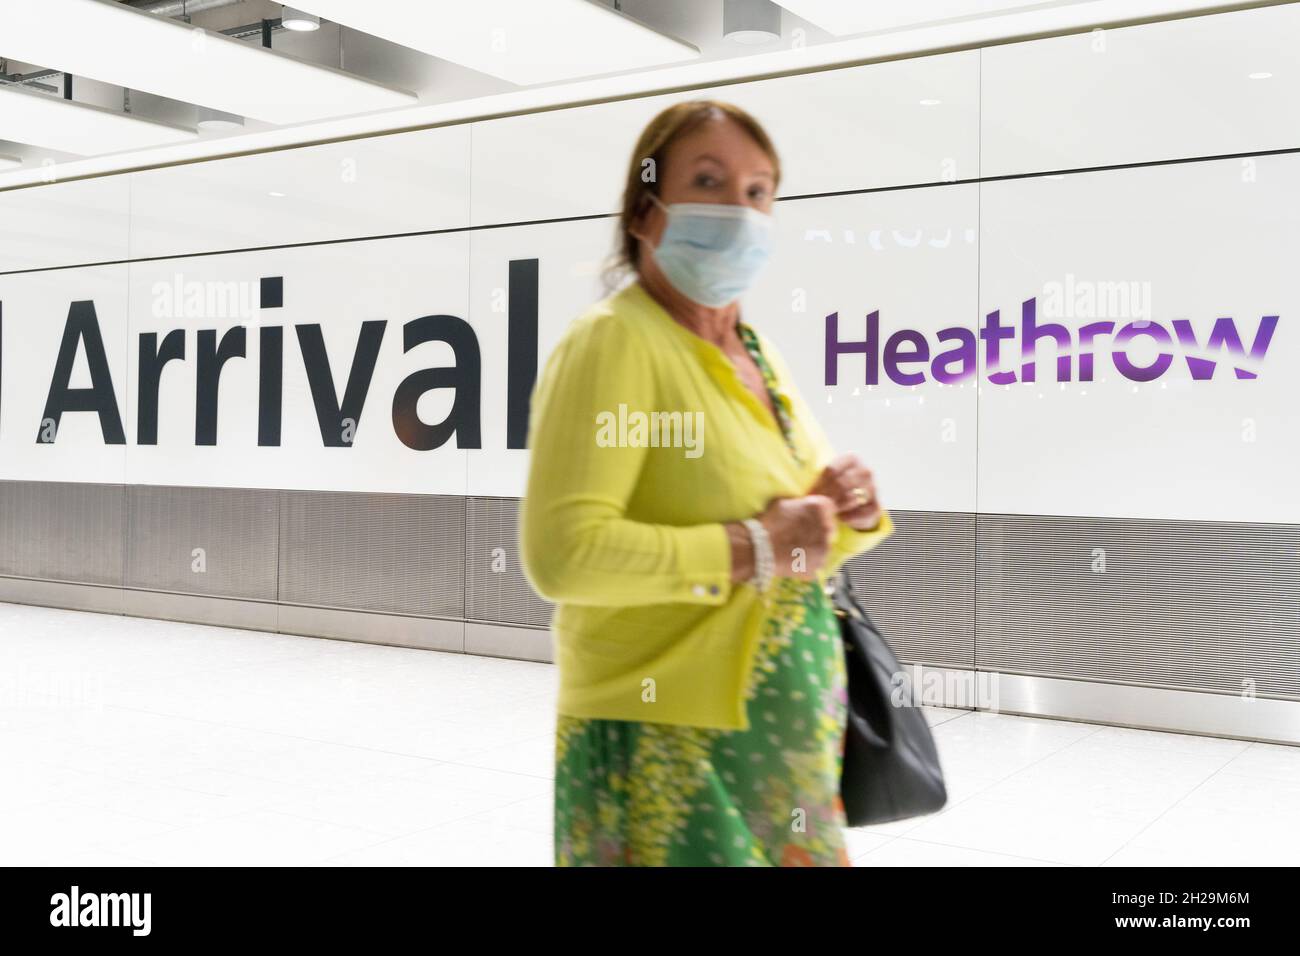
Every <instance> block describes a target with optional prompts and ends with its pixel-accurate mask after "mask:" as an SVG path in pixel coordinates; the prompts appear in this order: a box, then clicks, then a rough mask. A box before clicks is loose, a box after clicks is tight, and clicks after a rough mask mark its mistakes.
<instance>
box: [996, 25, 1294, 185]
mask: <svg viewBox="0 0 1300 956" xmlns="http://www.w3.org/2000/svg"><path fill="white" fill-rule="evenodd" d="M1298 38H1300V6H1297V5H1294V4H1284V5H1281V6H1275V7H1266V8H1263V9H1259V10H1246V11H1240V12H1236V13H1224V14H1218V15H1215V16H1206V17H1192V18H1189V19H1186V20H1174V21H1170V22H1166V23H1151V24H1144V25H1142V26H1135V27H1125V28H1122V29H1117V30H1107V31H1104V32H1099V33H1092V34H1089V33H1083V34H1076V35H1074V36H1063V37H1052V38H1048V39H1043V40H1033V41H1030V42H1026V43H1014V44H1008V45H1005V46H995V47H990V48H988V49H986V50H984V51H983V52H982V56H983V75H982V78H981V81H980V84H981V89H982V91H983V93H982V98H981V107H982V108H981V113H982V140H981V143H982V150H983V160H982V173H983V175H985V176H1000V175H1006V174H1008V173H1020V172H1032V171H1037V170H1053V169H1080V168H1084V167H1091V166H1103V165H1115V164H1120V163H1136V162H1147V161H1151V160H1160V159H1180V158H1184V157H1190V156H1211V155H1225V154H1229V153H1237V152H1245V151H1249V150H1269V149H1290V148H1294V147H1297V146H1300V109H1297V103H1300V70H1297V69H1296V43H1297V39H1298ZM1252 73H1271V74H1272V76H1271V77H1270V78H1268V79H1256V80H1252V79H1250V74H1252Z"/></svg>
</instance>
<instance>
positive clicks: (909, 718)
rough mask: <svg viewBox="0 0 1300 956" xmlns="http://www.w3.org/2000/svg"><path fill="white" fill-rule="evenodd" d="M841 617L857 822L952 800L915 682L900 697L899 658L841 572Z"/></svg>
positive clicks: (849, 793)
mask: <svg viewBox="0 0 1300 956" xmlns="http://www.w3.org/2000/svg"><path fill="white" fill-rule="evenodd" d="M827 590H828V592H829V593H830V596H831V598H832V603H833V605H834V608H835V615H836V618H837V619H838V620H839V623H840V637H841V638H842V639H843V643H844V662H845V665H846V666H847V669H848V682H849V688H848V689H849V719H848V728H847V730H846V733H845V740H844V761H843V766H842V768H841V771H840V799H841V800H843V802H844V812H845V816H846V817H847V819H848V825H849V826H851V827H860V826H867V825H869V824H873V823H887V822H889V821H890V820H904V819H906V818H908V817H915V816H920V815H922V814H926V813H934V812H936V811H938V810H940V809H942V808H943V806H944V804H945V803H947V802H948V791H947V789H946V788H945V787H944V783H943V770H942V768H941V767H940V766H939V752H938V750H937V749H936V748H935V745H934V736H933V735H932V734H931V733H930V725H929V723H928V722H927V721H926V719H925V715H924V714H923V713H921V709H920V707H919V706H914V705H913V702H912V694H911V692H910V690H908V685H906V684H904V685H903V688H902V689H903V690H907V691H908V692H907V693H904V694H903V697H904V700H903V701H902V703H900V704H895V703H893V701H892V699H891V695H892V693H893V692H894V689H895V683H896V675H901V674H902V669H901V668H900V667H899V664H898V658H897V657H895V656H894V652H893V650H891V649H890V647H889V644H888V643H886V641H885V638H884V636H883V635H882V634H881V633H880V630H879V628H877V627H876V625H875V624H873V623H872V621H871V618H870V617H868V616H867V612H866V611H864V610H863V609H862V605H861V604H860V603H859V602H858V599H857V595H856V594H855V593H854V591H853V583H852V582H851V581H850V580H849V577H848V575H847V574H846V573H845V572H843V571H840V573H839V574H838V575H836V577H835V580H834V582H833V584H830V585H828V588H827Z"/></svg>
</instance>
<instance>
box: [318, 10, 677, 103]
mask: <svg viewBox="0 0 1300 956" xmlns="http://www.w3.org/2000/svg"><path fill="white" fill-rule="evenodd" d="M294 5H295V6H296V7H298V8H300V9H303V10H309V11H310V12H312V13H316V14H319V15H320V16H322V17H325V18H326V19H327V20H333V21H334V22H335V23H342V24H343V25H344V26H348V27H351V28H353V29H354V30H360V31H362V32H363V33H369V34H372V35H374V36H377V37H382V38H383V39H385V40H390V41H392V42H393V43H398V44H401V45H402V46H405V47H410V48H411V49H413V50H419V51H420V52H422V53H428V54H429V55H430V56H436V57H438V58H440V59H443V60H450V61H451V62H453V63H459V64H460V65H462V66H467V67H469V68H470V69H474V70H478V71H480V72H482V73H488V74H490V75H492V76H496V77H500V78H501V79H504V80H508V81H510V82H511V83H518V84H520V85H528V84H533V83H548V82H551V81H553V80H566V79H573V78H575V77H581V76H597V75H599V74H602V73H615V72H622V71H624V70H635V69H644V68H645V67H650V66H659V65H661V64H665V63H680V62H682V61H684V60H693V59H696V58H697V57H698V56H699V55H700V51H699V50H698V49H697V48H696V47H695V46H693V45H691V44H689V43H687V42H685V41H683V40H679V39H677V38H676V37H672V36H669V35H667V34H665V33H660V32H659V31H658V30H654V29H652V28H650V27H648V26H646V25H645V24H643V23H640V22H638V21H636V20H633V19H632V18H630V17H627V16H625V15H623V14H622V13H620V12H618V11H616V10H614V9H613V7H611V6H606V5H603V4H601V3H592V2H588V0H494V2H491V3H485V2H481V0H476V2H473V3H469V2H465V0H366V2H365V3H359V2H357V0H304V2H301V3H295V4H294Z"/></svg>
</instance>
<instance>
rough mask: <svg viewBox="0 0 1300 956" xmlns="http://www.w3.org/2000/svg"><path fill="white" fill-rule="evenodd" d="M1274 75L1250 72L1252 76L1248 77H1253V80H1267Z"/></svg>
mask: <svg viewBox="0 0 1300 956" xmlns="http://www.w3.org/2000/svg"><path fill="white" fill-rule="evenodd" d="M1272 75H1273V74H1272V73H1252V74H1250V76H1249V77H1248V79H1251V80H1267V79H1269V78H1270V77H1271V76H1272Z"/></svg>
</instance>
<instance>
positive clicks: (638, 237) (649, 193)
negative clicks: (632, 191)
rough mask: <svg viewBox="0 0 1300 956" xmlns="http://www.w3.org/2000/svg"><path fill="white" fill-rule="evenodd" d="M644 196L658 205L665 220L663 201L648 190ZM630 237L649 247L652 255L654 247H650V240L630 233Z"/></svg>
mask: <svg viewBox="0 0 1300 956" xmlns="http://www.w3.org/2000/svg"><path fill="white" fill-rule="evenodd" d="M645 194H646V195H647V196H649V197H650V200H651V202H653V203H656V204H658V206H659V208H660V209H662V210H663V211H664V217H665V219H666V218H667V217H668V207H667V206H665V205H664V202H663V200H662V199H660V198H659V197H658V196H656V195H655V194H654V193H652V192H651V191H650V190H648V189H647V190H646V191H645ZM632 235H633V236H634V237H635V238H636V239H637V240H638V241H639V242H644V243H645V244H646V245H647V246H649V247H650V252H651V255H653V254H654V249H655V247H654V246H653V245H651V243H650V240H648V239H646V238H644V237H643V236H638V235H636V233H632Z"/></svg>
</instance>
